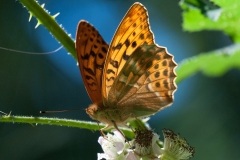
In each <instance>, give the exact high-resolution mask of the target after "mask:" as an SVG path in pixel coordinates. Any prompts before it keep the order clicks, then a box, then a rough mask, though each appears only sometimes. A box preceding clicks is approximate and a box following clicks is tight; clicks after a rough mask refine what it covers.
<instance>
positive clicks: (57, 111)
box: [40, 108, 83, 114]
mask: <svg viewBox="0 0 240 160" xmlns="http://www.w3.org/2000/svg"><path fill="white" fill-rule="evenodd" d="M76 110H83V108H73V109H69V110H52V111H40V114H44V113H61V112H71V111H76Z"/></svg>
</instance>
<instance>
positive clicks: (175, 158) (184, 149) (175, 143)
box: [161, 129, 194, 160]
mask: <svg viewBox="0 0 240 160" xmlns="http://www.w3.org/2000/svg"><path fill="white" fill-rule="evenodd" d="M163 135H164V148H163V150H162V151H163V154H162V155H161V160H180V159H189V158H191V157H193V154H194V148H193V147H191V146H189V145H188V144H187V141H186V140H185V139H182V138H180V137H179V134H175V133H174V132H173V131H171V130H166V129H163Z"/></svg>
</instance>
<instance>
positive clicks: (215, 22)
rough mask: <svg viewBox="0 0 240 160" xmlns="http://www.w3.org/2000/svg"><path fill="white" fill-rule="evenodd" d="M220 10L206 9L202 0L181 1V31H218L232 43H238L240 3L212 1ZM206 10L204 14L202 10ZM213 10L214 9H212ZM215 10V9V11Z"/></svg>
mask: <svg viewBox="0 0 240 160" xmlns="http://www.w3.org/2000/svg"><path fill="white" fill-rule="evenodd" d="M212 2H213V3H214V4H216V5H218V6H220V8H218V7H217V6H216V7H207V6H209V5H207V4H206V5H205V6H204V5H203V2H202V0H182V1H181V2H180V6H181V7H182V9H183V10H184V12H183V20H184V23H183V29H184V30H186V31H192V32H193V31H201V30H204V29H207V30H219V31H223V32H224V33H226V34H227V35H229V36H230V37H231V38H232V40H233V41H234V42H236V43H237V42H239V41H240V27H239V24H240V1H239V0H227V1H226V0H212ZM202 8H207V9H206V10H205V11H206V12H205V13H206V14H203V12H202V11H203V9H202ZM212 8H214V9H212ZM216 8H217V9H216Z"/></svg>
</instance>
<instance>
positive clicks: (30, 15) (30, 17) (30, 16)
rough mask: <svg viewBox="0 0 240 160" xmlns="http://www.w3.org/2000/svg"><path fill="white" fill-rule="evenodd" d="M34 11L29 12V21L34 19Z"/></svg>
mask: <svg viewBox="0 0 240 160" xmlns="http://www.w3.org/2000/svg"><path fill="white" fill-rule="evenodd" d="M32 16H33V15H32V13H31V12H29V19H28V22H30V21H31V19H32Z"/></svg>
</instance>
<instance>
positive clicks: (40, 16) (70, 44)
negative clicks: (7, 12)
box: [19, 0, 77, 59]
mask: <svg viewBox="0 0 240 160" xmlns="http://www.w3.org/2000/svg"><path fill="white" fill-rule="evenodd" d="M19 1H20V2H21V3H22V5H23V6H25V7H26V8H27V9H28V10H29V12H30V14H32V15H33V16H34V17H36V18H37V20H38V23H40V24H42V25H43V26H45V27H46V28H47V30H48V31H49V32H50V33H51V34H52V35H53V36H54V37H55V38H56V39H57V40H58V41H59V42H60V43H61V44H62V45H63V46H64V47H65V48H66V49H67V51H68V52H69V53H70V54H71V55H72V56H73V57H74V58H75V59H77V56H76V51H75V43H74V41H73V40H72V39H71V37H69V36H68V34H67V33H66V32H65V31H64V30H63V28H61V27H60V26H59V24H58V23H57V22H56V21H55V19H54V17H53V16H51V15H50V14H49V13H47V12H46V11H45V10H44V9H43V8H42V7H41V6H40V5H39V4H38V3H37V2H36V1H35V0H19Z"/></svg>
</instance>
